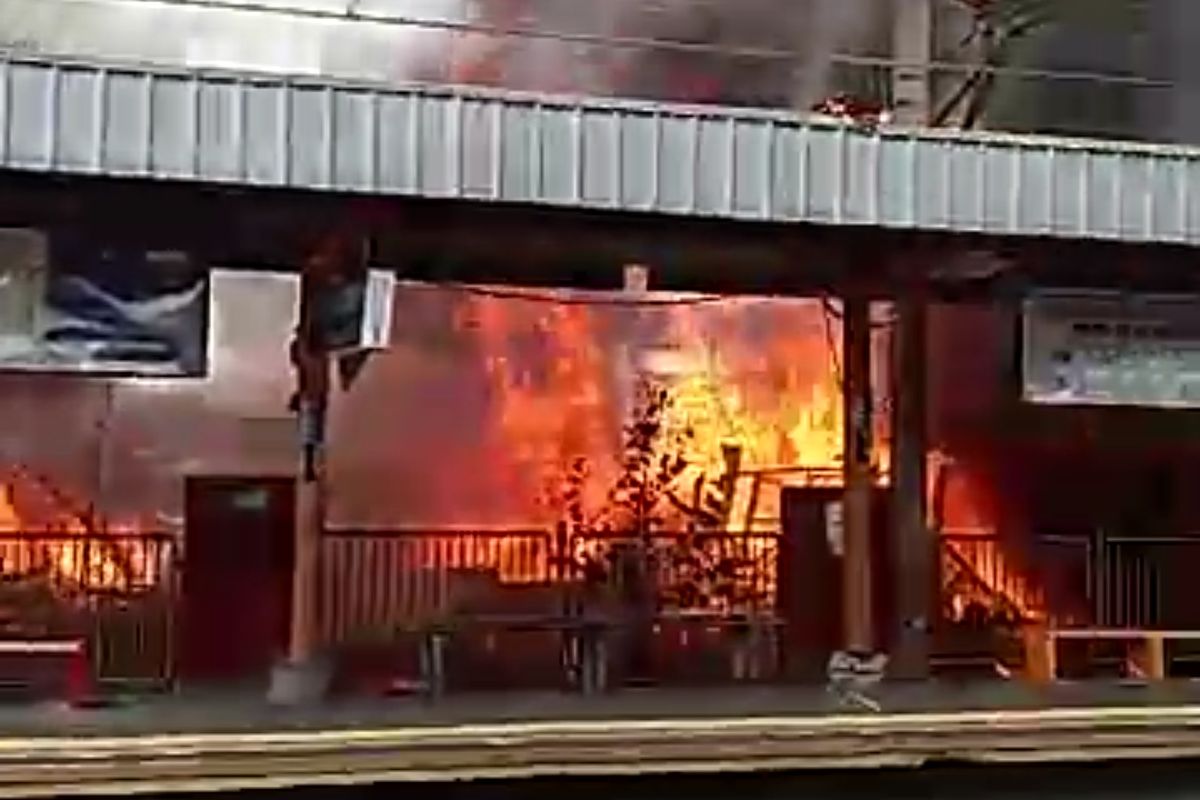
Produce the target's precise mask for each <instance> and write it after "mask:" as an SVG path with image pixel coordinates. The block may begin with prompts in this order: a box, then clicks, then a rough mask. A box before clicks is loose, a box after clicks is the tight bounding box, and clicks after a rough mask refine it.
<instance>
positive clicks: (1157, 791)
mask: <svg viewBox="0 0 1200 800" xmlns="http://www.w3.org/2000/svg"><path fill="white" fill-rule="evenodd" d="M171 797H173V798H184V797H187V798H188V800H192V798H197V799H198V798H201V797H208V798H217V797H220V798H222V799H223V800H234V799H235V798H236V800H282V799H283V798H285V797H286V798H288V800H327V799H328V800H334V799H335V798H336V799H337V800H358V799H359V798H362V800H377V798H385V797H386V798H393V797H421V798H430V799H431V800H432V798H451V799H452V800H516V799H517V798H521V799H522V800H524V799H525V798H528V799H529V800H542V799H543V798H546V799H547V800H549V798H567V797H569V798H572V800H601V799H603V800H659V798H663V799H664V800H666V799H667V798H670V799H671V800H674V798H679V800H827V799H828V800H834V799H836V800H867V798H871V800H875V799H876V798H880V799H883V798H888V799H889V800H890V798H904V799H905V800H907V799H908V798H912V800H918V798H930V800H941V798H945V799H946V800H952V799H953V800H992V799H993V798H995V799H996V800H1000V798H1005V799H1006V800H1007V798H1025V797H1028V798H1037V800H1060V799H1062V800H1065V799H1066V798H1089V800H1100V799H1101V798H1103V799H1105V800H1108V799H1109V798H1111V800H1118V798H1119V799H1120V800H1132V799H1133V798H1140V799H1142V800H1166V798H1171V799H1172V800H1175V798H1180V799H1182V798H1196V797H1200V763H1195V762H1164V763H1153V762H1141V763H1137V764H1109V763H1105V764H1090V765H1080V766H1067V767H1046V766H1033V765H1005V766H998V767H961V766H953V765H946V766H939V767H931V768H926V769H921V770H863V771H854V772H840V773H832V772H827V773H812V772H810V773H794V774H784V773H780V774H771V775H749V776H743V775H703V776H673V777H669V778H606V779H590V780H587V779H570V780H563V779H543V780H525V781H495V782H491V781H486V782H473V783H457V784H409V785H404V784H379V785H375V786H337V787H314V788H305V789H291V790H280V791H270V792H240V793H230V794H222V795H215V794H203V795H172V796H171Z"/></svg>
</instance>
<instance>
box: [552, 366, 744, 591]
mask: <svg viewBox="0 0 1200 800" xmlns="http://www.w3.org/2000/svg"><path fill="white" fill-rule="evenodd" d="M671 405H672V398H671V394H670V392H669V390H667V389H666V388H664V387H662V386H659V385H657V384H655V383H653V382H651V381H645V382H643V383H642V384H641V385H640V386H639V393H638V403H637V405H636V407H635V410H634V414H633V419H632V420H631V421H630V423H629V424H628V425H626V426H625V437H624V443H623V448H622V453H621V458H620V462H619V472H618V474H617V477H616V479H615V480H614V482H613V485H612V487H611V488H610V489H609V491H608V492H607V495H606V497H607V502H606V503H605V505H604V507H603V508H602V509H601V510H600V511H599V512H598V513H596V514H592V515H589V513H588V511H587V509H586V508H585V504H584V495H585V490H586V487H587V483H588V481H589V480H590V479H591V477H592V472H591V470H590V468H589V465H588V463H587V460H586V459H584V458H582V457H581V458H578V459H575V460H574V461H573V462H572V464H571V466H570V468H569V470H568V472H567V474H566V475H565V476H564V478H563V481H562V483H563V487H564V488H563V491H562V495H561V508H562V517H563V518H562V522H561V525H560V527H561V529H562V531H563V534H564V536H565V539H566V545H567V547H568V550H569V552H568V555H567V557H566V567H567V568H568V570H569V571H570V572H571V573H572V574H573V575H574V576H576V577H577V578H579V579H580V580H582V582H583V583H584V584H585V585H587V586H590V587H593V588H597V587H607V588H609V589H611V590H613V591H616V592H617V593H619V594H620V595H621V596H623V597H626V598H627V599H630V600H631V601H634V602H639V603H641V602H645V601H647V600H651V601H653V603H654V604H655V605H656V606H659V607H661V606H670V607H675V608H688V609H717V608H726V609H727V608H732V607H734V606H737V605H741V604H744V603H745V602H747V601H748V600H749V599H750V598H748V597H743V596H742V595H743V594H744V587H746V586H747V585H748V583H747V582H746V581H743V580H740V578H741V577H742V576H744V575H745V574H746V573H747V572H748V568H749V567H751V566H752V565H753V562H752V560H750V559H746V558H738V557H735V556H733V555H731V554H730V553H729V552H728V550H727V549H726V548H723V547H722V546H721V544H722V541H723V539H724V538H727V534H723V532H722V531H721V529H720V524H721V522H722V520H723V511H724V507H725V506H726V505H727V502H728V497H729V495H730V494H731V492H732V485H733V477H734V476H732V475H721V476H719V477H718V478H716V479H712V478H711V477H710V476H709V475H707V474H705V473H704V472H700V473H699V475H697V476H696V477H695V478H694V480H692V481H691V482H690V484H689V483H688V482H687V481H686V476H685V473H687V471H688V468H689V466H691V465H690V464H689V461H688V458H687V456H686V453H687V452H688V447H689V445H690V444H691V440H692V439H693V438H694V432H693V431H691V430H689V429H683V430H672V429H671V427H670V426H669V425H668V424H667V416H668V412H669V411H670V409H671ZM726 460H727V462H728V463H727V470H728V469H729V468H732V467H730V465H733V464H736V459H733V458H727V459H726Z"/></svg>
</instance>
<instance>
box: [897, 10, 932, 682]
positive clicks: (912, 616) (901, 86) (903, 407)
mask: <svg viewBox="0 0 1200 800" xmlns="http://www.w3.org/2000/svg"><path fill="white" fill-rule="evenodd" d="M894 12H895V13H894V21H895V29H894V32H893V33H894V38H893V50H894V52H895V54H896V58H897V60H899V61H900V62H902V63H903V64H905V65H925V64H928V63H929V61H930V56H931V52H932V44H933V42H932V39H933V33H932V29H933V19H932V17H933V12H932V8H931V3H930V0H894ZM931 93H932V91H931V86H930V76H929V70H928V69H927V68H925V67H923V66H921V67H917V66H911V67H910V66H905V67H901V68H898V69H897V70H896V71H895V73H894V75H893V95H894V97H895V99H896V120H897V121H898V122H899V123H901V124H905V125H911V126H920V125H927V124H929V119H930V115H931V114H932V110H931V106H932V102H931ZM900 261H901V263H905V262H906V261H907V258H906V257H905V258H902V259H900ZM915 266H916V267H917V269H916V272H918V273H919V272H920V271H921V270H922V268H923V266H924V265H923V264H921V263H920V262H919V260H918V262H917V263H916V265H915ZM904 272H905V275H904V276H903V280H904V283H902V284H901V285H900V286H899V287H898V289H897V292H896V295H895V296H896V325H895V328H894V330H893V341H892V376H893V380H892V382H891V383H892V525H891V534H892V535H891V547H890V548H889V549H890V551H891V562H892V568H893V573H894V575H895V576H896V577H895V586H896V593H897V594H896V617H897V619H896V620H894V621H893V624H894V631H895V652H894V653H893V657H892V659H891V661H890V667H891V674H892V676H893V677H896V678H899V679H908V680H920V679H923V678H926V677H928V675H929V634H930V631H929V625H930V619H929V618H930V614H931V612H932V608H933V599H934V593H933V582H934V578H935V576H934V573H933V569H934V563H935V558H936V550H935V548H936V542H935V541H934V540H933V538H932V536H931V535H930V531H929V529H928V526H927V524H926V496H925V495H926V465H925V457H926V450H927V442H926V438H927V437H926V433H927V431H926V420H925V415H926V364H925V355H926V346H925V343H926V329H927V317H928V314H927V307H926V300H925V297H924V293H923V291H922V290H921V289H920V288H919V287H920V285H921V283H923V281H921V280H919V279H918V280H915V281H911V282H910V280H909V279H910V277H911V276H910V275H909V274H908V273H909V272H910V270H907V269H905V270H904ZM914 284H915V285H914Z"/></svg>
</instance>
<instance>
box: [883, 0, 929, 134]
mask: <svg viewBox="0 0 1200 800" xmlns="http://www.w3.org/2000/svg"><path fill="white" fill-rule="evenodd" d="M892 6H893V12H892V13H893V17H892V20H893V22H892V26H893V27H892V52H893V53H894V54H895V57H896V60H897V61H898V62H900V64H901V66H898V67H896V68H895V69H894V70H893V71H892V98H893V105H894V108H893V112H894V114H895V118H896V121H897V122H899V123H901V124H903V125H926V124H928V123H929V117H930V109H931V106H932V103H931V97H930V96H931V87H930V80H929V68H928V67H926V66H924V65H926V64H928V63H929V60H930V58H929V57H930V53H931V50H932V44H933V8H932V4H931V3H930V0H893V1H892Z"/></svg>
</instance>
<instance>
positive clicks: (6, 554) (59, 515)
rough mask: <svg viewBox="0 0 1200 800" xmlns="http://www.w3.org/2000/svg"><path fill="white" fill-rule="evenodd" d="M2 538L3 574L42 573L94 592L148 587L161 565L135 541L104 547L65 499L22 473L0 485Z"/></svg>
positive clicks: (1, 565) (1, 571)
mask: <svg viewBox="0 0 1200 800" xmlns="http://www.w3.org/2000/svg"><path fill="white" fill-rule="evenodd" d="M18 496H20V498H22V502H18ZM22 506H23V507H24V508H25V513H22V508H21V507H22ZM101 529H102V530H104V531H111V532H113V533H117V532H118V531H117V530H116V529H110V528H107V527H104V526H101ZM0 537H3V538H4V541H3V542H0V574H3V575H7V576H19V575H23V574H27V573H28V572H30V571H38V570H42V569H44V570H47V571H48V572H49V573H50V577H51V578H52V579H53V580H54V582H55V583H57V584H60V585H63V584H65V585H74V586H77V587H86V588H88V589H92V590H94V589H117V588H120V587H122V586H128V585H130V584H134V585H140V586H148V585H153V583H154V582H156V581H157V578H158V575H157V565H156V564H154V563H153V559H151V558H149V554H148V552H147V550H146V548H145V547H140V546H138V544H137V542H136V541H120V542H118V541H115V540H114V541H113V542H104V541H103V539H95V538H94V537H90V536H89V528H88V525H87V524H86V523H85V522H84V520H83V518H81V517H80V516H79V515H78V514H77V513H74V512H71V511H69V510H66V509H64V508H62V503H61V500H60V499H59V498H57V497H54V496H52V493H51V490H50V489H49V488H47V487H45V486H43V485H42V483H41V482H40V481H37V480H34V479H33V478H32V477H31V476H28V475H25V474H23V473H22V472H20V471H15V470H14V471H13V472H12V474H11V475H10V477H9V478H8V479H7V480H4V481H0ZM93 543H94V545H95V546H92V544H93Z"/></svg>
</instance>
